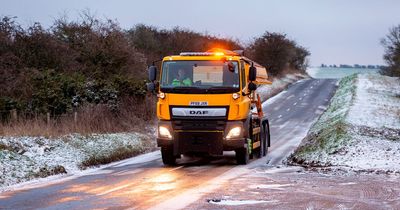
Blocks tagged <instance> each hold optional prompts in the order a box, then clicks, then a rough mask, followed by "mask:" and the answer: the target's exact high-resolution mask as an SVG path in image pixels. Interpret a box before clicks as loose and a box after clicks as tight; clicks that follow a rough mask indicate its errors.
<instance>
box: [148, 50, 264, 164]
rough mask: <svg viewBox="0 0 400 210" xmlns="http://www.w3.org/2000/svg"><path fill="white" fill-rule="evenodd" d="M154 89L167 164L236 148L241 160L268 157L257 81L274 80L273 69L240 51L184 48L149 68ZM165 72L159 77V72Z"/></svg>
mask: <svg viewBox="0 0 400 210" xmlns="http://www.w3.org/2000/svg"><path fill="white" fill-rule="evenodd" d="M148 73H149V80H150V81H151V82H150V83H148V84H147V88H148V90H149V91H153V92H156V93H157V97H158V102H157V117H158V119H159V121H158V129H157V130H158V134H157V145H158V146H159V147H161V154H162V160H163V163H164V164H165V165H173V164H175V163H176V159H177V158H180V157H181V155H182V154H206V155H222V154H223V151H235V154H236V161H237V163H238V164H246V163H247V162H248V160H249V159H250V158H252V157H254V156H255V157H263V156H265V155H266V153H267V151H268V147H269V146H270V133H269V123H268V120H267V118H266V117H265V116H264V114H263V111H262V106H261V101H260V97H259V95H258V94H257V93H256V89H257V86H259V85H263V84H271V82H270V81H268V75H267V70H266V69H265V68H264V67H262V66H261V65H258V64H257V63H255V62H254V61H251V60H250V59H248V58H246V57H244V56H243V55H241V53H240V52H237V51H228V50H224V49H212V50H209V51H207V52H182V53H180V54H179V55H172V56H167V57H164V58H163V59H162V63H161V70H160V72H159V73H158V72H157V68H156V67H155V66H154V65H152V66H150V67H149V69H148ZM157 74H158V75H159V76H158V78H159V80H157V76H156V75H157Z"/></svg>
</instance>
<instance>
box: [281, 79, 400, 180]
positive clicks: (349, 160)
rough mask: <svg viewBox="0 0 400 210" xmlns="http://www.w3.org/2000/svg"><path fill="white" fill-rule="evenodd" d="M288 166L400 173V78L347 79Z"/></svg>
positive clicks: (343, 81)
mask: <svg viewBox="0 0 400 210" xmlns="http://www.w3.org/2000/svg"><path fill="white" fill-rule="evenodd" d="M288 163H289V164H292V165H302V166H304V167H340V168H346V169H351V170H354V171H368V172H377V173H382V172H383V173H400V78H395V77H387V76H382V75H378V74H359V75H352V76H348V77H345V78H343V79H342V80H341V81H340V83H339V87H338V89H337V91H336V93H335V95H334V97H333V98H332V100H331V104H330V105H329V107H328V109H327V110H326V111H325V112H324V113H323V114H322V115H321V117H320V118H319V119H318V121H317V122H316V123H315V124H314V125H313V126H312V127H311V129H310V131H309V132H308V134H307V136H306V137H305V138H304V139H303V140H302V143H301V144H300V146H299V147H298V148H297V149H296V150H295V152H294V153H293V154H292V155H291V156H290V157H289V158H288Z"/></svg>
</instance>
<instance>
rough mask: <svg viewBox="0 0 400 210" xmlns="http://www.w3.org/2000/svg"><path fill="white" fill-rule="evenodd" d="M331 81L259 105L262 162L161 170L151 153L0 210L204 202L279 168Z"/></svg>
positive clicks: (189, 162)
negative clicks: (264, 134) (264, 149)
mask: <svg viewBox="0 0 400 210" xmlns="http://www.w3.org/2000/svg"><path fill="white" fill-rule="evenodd" d="M335 84H336V80H332V79H306V80H302V81H300V82H297V83H295V84H293V85H291V86H290V87H289V88H288V89H287V91H284V92H282V93H281V94H280V95H279V96H277V97H275V98H273V99H272V100H270V101H268V102H267V103H264V104H263V106H264V113H266V114H267V115H268V117H269V119H270V125H271V147H270V148H269V152H268V154H267V156H266V157H264V158H262V159H256V160H252V161H251V162H250V163H249V164H248V165H246V166H237V165H236V163H235V158H234V153H233V152H227V153H226V154H224V156H222V157H211V158H183V159H181V160H178V165H177V166H175V167H165V166H163V164H162V161H161V157H160V153H159V152H158V151H157V152H152V153H148V154H145V155H142V156H138V157H135V158H131V159H127V160H124V161H120V162H118V163H114V164H111V165H109V166H108V167H105V168H102V169H99V170H93V172H90V173H86V174H81V175H78V176H67V177H65V178H63V179H60V180H56V181H53V182H49V183H46V184H41V185H37V186H35V185H33V186H30V187H29V188H23V189H16V190H14V191H8V192H4V193H1V194H0V209H146V208H154V209H176V208H185V207H188V206H190V205H193V203H198V202H204V200H202V199H203V196H205V195H208V194H210V193H213V192H214V193H215V192H218V191H219V189H220V188H221V187H223V186H226V185H229V183H230V181H233V180H235V179H236V178H238V177H240V176H248V174H252V172H253V171H254V170H256V169H257V168H262V167H264V166H275V165H280V164H281V162H282V160H284V159H285V157H287V156H288V155H289V154H290V153H291V152H292V151H293V150H294V149H295V148H296V147H297V145H298V144H299V143H300V141H301V139H302V138H303V137H304V136H305V135H306V133H307V131H308V129H309V127H310V126H311V125H312V123H313V122H314V121H315V120H316V119H317V118H318V116H319V115H320V114H321V113H322V112H323V111H324V109H325V108H326V106H327V105H328V104H329V100H330V98H331V97H332V95H333V94H334V91H335V88H336V86H335Z"/></svg>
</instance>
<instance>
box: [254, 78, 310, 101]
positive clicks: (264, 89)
mask: <svg viewBox="0 0 400 210" xmlns="http://www.w3.org/2000/svg"><path fill="white" fill-rule="evenodd" d="M304 78H308V75H305V74H299V73H294V74H286V75H285V76H283V77H277V78H273V80H272V84H271V85H264V86H261V87H259V88H258V89H257V93H258V94H259V95H260V98H261V101H265V100H267V99H268V98H271V97H272V96H274V95H276V94H278V93H279V92H281V91H282V90H284V89H286V88H287V87H288V86H289V85H290V84H292V83H295V82H296V81H298V80H301V79H304Z"/></svg>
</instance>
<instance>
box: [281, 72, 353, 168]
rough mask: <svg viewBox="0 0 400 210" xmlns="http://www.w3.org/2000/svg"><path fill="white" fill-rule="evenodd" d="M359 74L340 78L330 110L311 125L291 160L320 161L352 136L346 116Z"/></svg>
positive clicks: (306, 162)
mask: <svg viewBox="0 0 400 210" xmlns="http://www.w3.org/2000/svg"><path fill="white" fill-rule="evenodd" d="M356 80H357V75H351V76H348V77H345V78H343V79H341V81H340V83H339V87H338V89H337V90H336V93H335V95H334V96H333V97H332V99H331V103H330V105H329V107H328V108H327V110H326V111H325V112H324V113H323V114H322V115H321V117H320V118H319V119H318V121H317V122H316V123H315V124H314V125H313V126H312V127H311V129H310V131H309V133H308V134H307V136H306V137H305V138H304V139H303V141H302V143H301V144H300V146H299V147H298V148H297V149H296V150H295V152H294V153H293V154H292V155H291V156H290V157H289V159H288V162H289V163H294V164H301V165H310V164H318V163H317V162H318V160H320V159H321V158H323V157H324V156H326V155H329V154H332V153H335V152H337V151H338V150H339V149H340V148H341V147H343V146H344V145H346V144H347V143H349V141H350V140H351V138H350V135H349V134H348V131H349V129H350V126H349V125H348V124H347V123H346V121H345V118H346V115H347V113H348V111H349V108H350V105H351V104H352V101H353V100H354V96H355V91H356V85H355V82H356Z"/></svg>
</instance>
